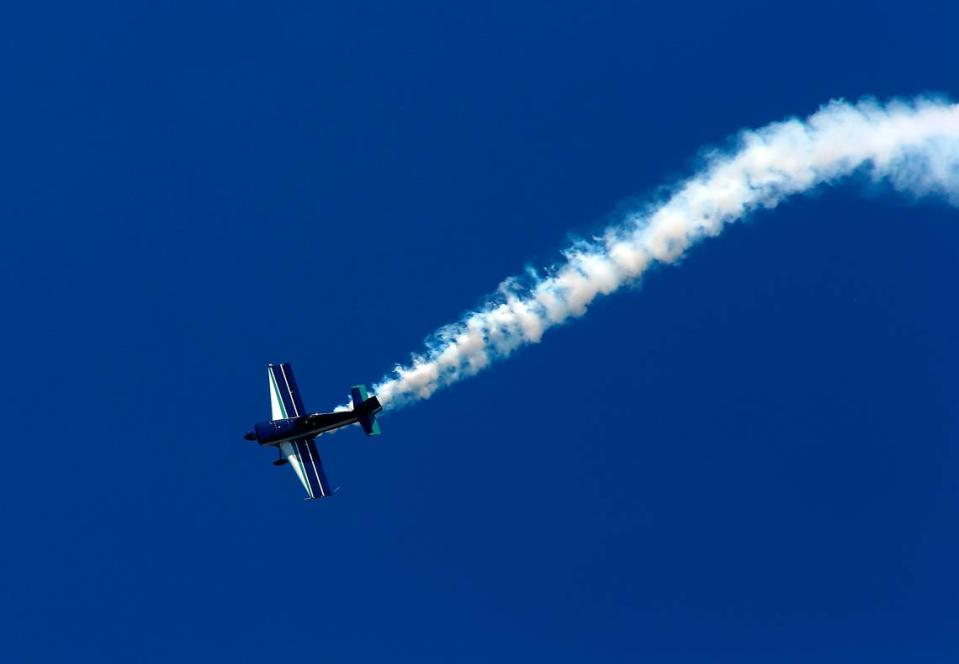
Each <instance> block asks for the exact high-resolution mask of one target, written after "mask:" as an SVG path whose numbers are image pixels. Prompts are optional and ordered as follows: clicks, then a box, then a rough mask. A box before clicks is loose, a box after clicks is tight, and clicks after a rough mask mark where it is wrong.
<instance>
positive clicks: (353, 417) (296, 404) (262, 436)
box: [245, 363, 383, 500]
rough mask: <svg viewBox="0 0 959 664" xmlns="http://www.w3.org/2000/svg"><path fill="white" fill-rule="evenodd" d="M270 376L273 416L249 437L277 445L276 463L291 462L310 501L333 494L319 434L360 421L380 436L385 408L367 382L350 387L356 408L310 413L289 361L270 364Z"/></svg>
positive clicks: (259, 425)
mask: <svg viewBox="0 0 959 664" xmlns="http://www.w3.org/2000/svg"><path fill="white" fill-rule="evenodd" d="M267 373H268V374H269V378H270V406H271V408H272V417H273V419H271V420H270V421H268V422H259V423H257V424H255V425H254V427H253V431H250V432H249V433H247V434H246V436H245V438H246V439H247V440H253V441H256V442H257V443H259V444H260V445H269V446H272V447H275V448H276V450H277V454H279V458H278V459H277V460H276V461H274V462H273V465H274V466H284V465H286V464H290V465H291V466H293V470H295V471H296V476H297V477H299V478H300V482H302V483H303V488H304V489H306V493H307V498H306V499H307V500H310V499H312V498H326V497H327V496H331V495H333V493H334V491H333V490H332V489H331V488H330V482H329V480H328V479H326V473H325V472H323V464H322V463H321V462H320V455H319V453H318V452H317V451H316V443H315V442H314V441H315V439H316V437H317V436H320V435H322V434H324V433H326V432H328V431H333V430H334V429H339V428H340V427H345V426H348V425H350V424H354V423H356V422H359V424H360V426H361V427H363V431H365V432H366V435H367V436H378V435H379V434H380V425H379V424H377V423H376V414H377V413H379V412H380V411H381V410H383V407H382V406H381V405H380V402H379V400H378V399H377V398H376V397H375V396H372V397H371V396H369V394H368V393H367V391H366V386H365V385H355V386H354V387H353V388H352V389H351V390H350V397H351V398H352V400H353V410H345V411H342V412H339V413H307V412H306V408H305V407H304V406H303V397H301V396H300V389H299V388H298V387H297V386H296V379H295V378H293V368H292V367H291V366H290V365H289V364H287V363H284V364H271V365H269V366H268V367H267Z"/></svg>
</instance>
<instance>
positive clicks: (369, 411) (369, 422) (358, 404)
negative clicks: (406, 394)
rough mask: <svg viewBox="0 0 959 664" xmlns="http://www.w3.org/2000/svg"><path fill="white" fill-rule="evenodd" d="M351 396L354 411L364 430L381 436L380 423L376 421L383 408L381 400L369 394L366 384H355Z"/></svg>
mask: <svg viewBox="0 0 959 664" xmlns="http://www.w3.org/2000/svg"><path fill="white" fill-rule="evenodd" d="M350 397H351V398H352V399H353V412H355V413H356V416H357V419H359V422H360V426H361V427H363V431H365V432H366V435H367V436H379V435H380V425H379V424H377V422H376V414H377V413H379V412H380V411H381V410H383V406H381V405H380V400H379V399H377V398H376V397H375V396H372V397H371V396H370V395H369V392H367V390H366V385H354V386H353V388H352V389H351V390H350Z"/></svg>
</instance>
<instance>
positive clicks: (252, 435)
mask: <svg viewBox="0 0 959 664" xmlns="http://www.w3.org/2000/svg"><path fill="white" fill-rule="evenodd" d="M243 437H244V438H246V439H247V440H252V441H255V440H256V432H254V431H247V432H246V435H244V436H243Z"/></svg>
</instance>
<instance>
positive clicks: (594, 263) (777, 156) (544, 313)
mask: <svg viewBox="0 0 959 664" xmlns="http://www.w3.org/2000/svg"><path fill="white" fill-rule="evenodd" d="M733 146H734V147H732V148H731V149H729V150H725V151H711V152H707V153H704V157H703V162H704V163H703V167H702V168H701V169H700V170H699V172H697V173H696V174H694V175H693V176H692V177H690V178H689V179H687V180H685V181H683V182H680V183H679V184H678V185H676V186H675V187H674V188H673V189H672V193H671V194H669V195H668V196H667V197H666V198H665V200H662V201H659V202H656V203H651V204H649V205H647V206H646V207H644V208H643V209H638V210H636V211H635V212H632V213H629V214H627V215H626V217H625V219H623V220H622V222H621V223H618V224H615V225H613V226H611V227H609V228H607V229H606V230H605V231H604V232H603V234H602V236H601V237H599V238H596V239H595V240H593V241H591V242H585V241H584V242H581V243H577V244H576V245H574V246H572V247H570V248H569V249H567V250H566V251H565V252H563V257H564V260H563V262H561V263H559V264H557V265H554V266H552V267H551V268H549V269H547V270H544V271H542V272H541V273H534V272H532V271H529V272H528V274H526V275H525V276H521V277H514V278H510V279H507V280H506V281H504V282H503V283H502V284H501V285H500V287H499V289H498V291H497V292H496V293H495V294H494V295H492V296H491V297H490V298H489V299H488V300H487V301H486V303H485V304H484V305H483V306H481V307H480V308H478V309H477V310H475V311H471V312H468V313H467V314H466V315H465V316H464V317H463V318H462V319H461V320H460V321H459V322H457V323H453V324H451V325H447V326H445V327H443V328H441V329H440V330H438V331H437V332H436V333H434V334H433V335H432V336H431V337H429V338H428V339H427V342H426V349H425V351H424V352H423V353H421V354H419V355H414V356H413V357H412V358H411V360H410V362H409V363H408V364H406V365H399V366H397V367H396V368H395V369H394V371H393V373H392V374H391V375H389V376H387V377H385V378H384V379H383V380H382V381H381V382H380V383H379V384H377V385H376V386H375V387H374V392H375V393H376V394H377V396H378V397H379V399H380V401H381V402H382V403H383V405H384V406H385V407H386V408H398V407H400V406H403V405H406V404H409V403H412V402H414V401H418V400H420V399H427V398H429V397H430V395H432V394H433V393H434V392H436V391H437V390H438V389H440V388H443V387H446V386H448V385H452V384H453V383H456V382H457V381H460V380H462V379H464V378H466V377H469V376H473V375H475V374H476V373H478V372H480V371H482V370H483V369H484V368H485V367H487V366H489V365H490V364H491V363H493V362H496V361H499V360H502V359H504V358H506V357H509V355H510V354H511V353H513V351H515V350H516V349H517V348H519V347H520V346H523V345H525V344H529V343H537V342H539V341H540V339H542V337H543V334H544V333H545V332H546V331H547V330H549V329H550V328H551V327H554V326H556V325H560V324H562V323H565V322H567V321H569V320H571V319H573V318H578V317H580V316H582V315H583V314H585V313H586V311H587V309H588V308H589V305H590V304H591V303H592V302H593V300H595V299H596V298H597V297H599V296H601V295H609V294H610V293H613V292H615V291H616V290H618V289H620V288H622V287H623V286H624V285H627V284H629V283H631V282H634V281H635V280H637V279H639V278H640V277H641V276H642V275H643V273H644V272H646V271H647V270H648V269H650V268H651V267H652V266H654V265H656V264H665V263H672V262H674V261H676V260H677V259H678V258H679V257H681V256H682V255H683V253H684V252H685V251H686V250H687V249H688V248H689V247H690V246H692V245H693V244H694V243H696V242H697V241H699V240H700V239H702V238H705V237H713V236H716V235H719V234H720V233H721V232H722V230H723V227H724V226H725V225H726V224H728V223H730V222H733V221H736V220H738V219H742V218H743V217H745V216H746V215H748V214H749V213H751V212H753V211H754V210H757V209H760V208H773V207H776V206H777V205H778V204H779V202H780V201H782V200H783V199H784V198H786V197H787V196H789V195H791V194H796V193H801V192H806V191H809V190H811V189H813V188H815V187H818V186H821V185H824V184H831V183H833V182H835V181H837V180H839V179H840V178H844V177H847V176H850V175H853V174H857V175H858V174H862V175H864V176H866V177H868V178H871V179H872V180H874V181H876V182H884V183H888V185H890V186H892V187H893V188H895V189H897V190H900V191H904V192H908V193H911V194H914V195H929V194H938V195H942V196H945V197H946V199H947V200H948V201H949V202H950V203H953V204H957V203H959V105H955V104H949V103H946V102H943V101H938V100H931V99H917V100H914V101H911V102H902V101H895V102H890V103H887V104H879V103H876V102H872V101H864V102H860V103H857V104H849V103H845V102H836V101H834V102H831V103H829V104H827V105H826V106H824V107H822V108H821V109H820V110H819V111H818V112H817V113H815V114H813V115H811V116H810V117H808V118H806V119H805V120H799V119H791V120H786V121H783V122H777V123H774V124H771V125H768V126H766V127H763V128H762V129H758V130H750V131H743V132H742V133H740V134H739V135H738V136H737V137H736V138H735V140H734V142H733Z"/></svg>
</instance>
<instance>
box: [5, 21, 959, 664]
mask: <svg viewBox="0 0 959 664" xmlns="http://www.w3.org/2000/svg"><path fill="white" fill-rule="evenodd" d="M957 20H959V10H956V9H955V8H953V7H951V6H950V5H949V3H945V2H940V3H901V2H891V3H881V6H878V5H876V4H875V3H866V2H861V3H857V2H852V3H842V4H841V5H836V3H817V2H811V3H805V4H803V5H802V6H801V7H798V6H796V7H788V8H787V7H781V6H780V7H770V6H769V3H758V2H757V3H723V4H716V3H703V4H699V3H671V5H670V6H669V7H665V6H662V7H658V8H650V7H646V6H644V5H643V4H641V3H635V4H630V3H608V4H604V5H603V6H602V7H595V6H592V5H591V4H589V3H582V4H566V3H541V4H534V3H503V4H501V5H500V4H491V3H466V2H463V3H435V4H422V3H365V2H351V3H341V4H331V3H290V2H278V3H270V7H269V8H267V7H265V6H263V5H261V4H259V3H257V4H254V3H231V2H189V3H186V2H167V3H110V2H91V3H82V5H81V4H77V3H63V4H59V3H30V5H29V7H26V6H24V7H19V8H12V7H8V8H5V9H4V10H3V11H2V14H0V26H2V27H0V49H2V51H3V60H4V61H5V62H6V63H7V64H6V66H5V67H4V68H3V69H2V72H0V82H2V85H0V118H2V120H3V122H2V123H0V127H2V128H0V136H2V141H0V145H2V146H3V150H2V157H0V175H2V180H0V182H2V185H0V193H2V195H0V219H2V220H3V222H4V225H3V227H4V229H5V241H4V242H3V243H2V245H0V258H2V261H0V265H2V268H0V279H2V281H0V283H2V289H3V295H4V304H5V310H6V320H7V324H6V325H5V326H4V327H5V331H6V334H5V335H4V336H5V338H6V344H5V346H6V348H7V353H6V354H5V359H6V366H7V369H8V374H7V380H5V381H3V382H2V387H0V390H2V394H0V402H2V403H4V404H5V407H4V413H5V415H6V418H5V419H6V422H5V440H6V443H7V454H6V461H5V463H4V464H3V470H2V471H0V472H2V481H0V498H2V500H3V504H4V505H6V508H5V509H4V510H3V515H4V516H3V519H2V524H3V528H4V533H5V546H4V547H2V552H0V563H2V569H3V570H4V571H3V573H2V574H0V590H2V593H3V597H4V601H3V602H0V618H2V620H0V624H2V625H3V627H2V628H0V635H2V638H0V658H2V659H3V660H4V661H16V662H20V661H22V662H43V661H97V662H104V661H124V662H126V661H144V662H154V661H157V662H160V661H171V660H174V659H175V660H179V661H223V660H231V661H251V662H252V661H265V660H277V659H278V660H292V659H294V658H296V659H303V658H309V659H310V660H311V661H321V662H367V661H382V660H383V659H384V658H386V657H389V658H390V659H392V660H394V661H417V662H451V661H455V662H488V661H504V662H513V661H517V662H520V661H522V662H526V661H551V662H566V661H577V662H581V661H601V662H635V661H643V662H667V663H673V662H677V663H678V662H703V661H709V662H770V661H773V662H806V661H813V660H814V661H818V662H856V661H871V662H885V661H889V662H901V661H913V662H947V661H954V660H955V658H956V657H957V656H959V638H957V637H956V636H955V634H956V633H957V628H959V599H957V598H959V572H957V571H956V565H955V561H956V559H957V556H959V525H957V524H959V508H957V499H959V491H957V489H956V486H957V483H956V477H959V455H957V452H956V446H955V441H956V439H957V434H959V417H957V409H956V406H955V401H956V399H955V395H956V394H957V388H959V380H957V378H956V376H957V375H959V345H957V343H956V341H955V339H956V337H957V333H959V317H957V315H956V313H955V307H954V294H955V289H954V286H953V284H954V283H955V280H956V269H957V268H956V265H957V264H959V250H957V247H959V223H957V221H959V217H957V214H959V213H957V212H956V210H954V209H952V208H949V207H947V206H946V205H944V204H943V203H941V202H936V201H920V202H916V201H909V200H905V199H903V198H900V197H896V196H893V195H891V194H886V193H883V192H882V191H876V190H874V189H873V188H868V187H866V186H864V185H863V184H862V183H855V182H853V183H846V184H845V185H843V186H840V187H837V188H835V189H830V190H826V191H822V192H820V193H817V194H816V195H813V196H805V197H800V198H797V199H793V200H791V201H789V202H788V203H787V204H785V205H783V206H781V207H780V208H779V209H777V210H775V211H774V212H766V213H762V214H759V215H756V216H755V217H753V218H751V220H750V221H749V222H747V223H743V224H738V225H735V226H733V227H731V228H730V229H729V230H728V231H727V232H726V233H724V235H723V236H722V237H721V238H719V239H716V240H711V241H709V242H706V243H703V244H702V245H701V246H699V247H697V248H695V249H694V250H693V251H692V252H691V253H690V254H689V256H688V257H687V258H685V259H684V260H683V261H682V262H681V264H680V265H679V266H678V267H668V268H663V269H660V270H657V271H655V272H654V273H653V274H651V275H650V276H649V277H647V278H646V279H644V281H643V283H642V285H641V287H640V288H636V289H631V290H629V291H627V292H623V293H620V294H618V295H616V296H614V297H611V298H609V299H606V300H604V301H601V302H599V303H598V304H597V305H596V306H594V307H593V308H592V309H591V311H590V313H589V315H588V316H586V317H585V318H583V319H582V320H579V321H577V322H575V323H573V324H571V325H568V326H565V327H563V328H560V329H558V330H554V331H552V332H550V333H549V334H548V336H547V337H546V338H545V339H544V341H543V343H542V344H539V345H536V346H533V347H530V348H526V349H524V350H523V351H521V352H519V353H517V354H516V355H515V356H514V357H513V358H511V359H510V360H509V361H508V362H505V363H502V364H499V365H497V366H495V367H494V368H492V369H491V370H489V371H487V372H485V373H483V374H482V375H480V376H478V377H476V378H474V379H471V380H469V381H466V382H463V383H461V384H458V385H456V386H455V387H453V388H450V389H448V390H445V391H442V392H440V393H438V394H437V395H436V396H435V397H434V398H432V399H431V400H430V401H428V402H425V403H422V404H419V405H416V406H413V407H410V408H408V409H404V410H401V411H398V412H395V413H390V414H389V415H388V416H387V417H384V418H383V420H382V426H383V430H384V435H383V436H382V437H381V438H379V439H375V440H367V439H365V438H363V437H362V436H361V435H360V434H359V432H358V431H354V430H350V431H347V432H345V433H342V434H337V435H336V436H335V437H333V438H329V439H321V445H320V450H321V453H322V454H323V458H324V460H325V462H326V467H327V471H328V474H329V476H330V478H331V481H332V482H333V483H334V484H335V485H338V486H340V487H342V491H341V493H340V494H339V495H338V496H337V497H335V498H334V499H331V500H325V501H316V502H312V503H305V502H303V501H302V500H301V497H302V490H301V488H300V487H299V485H298V484H297V482H296V480H295V478H294V477H293V474H292V473H291V472H290V471H289V469H279V470H278V469H275V468H273V467H271V466H270V461H272V456H271V455H270V453H269V452H268V451H266V450H260V449H257V448H256V446H255V445H252V444H250V443H248V442H246V441H244V440H243V439H242V434H243V433H244V432H245V431H246V430H248V429H249V427H250V425H251V424H252V422H254V421H255V420H258V419H262V418H264V417H266V416H267V415H268V394H267V391H266V385H267V384H266V374H265V365H266V363H267V362H277V361H290V362H292V363H294V366H295V367H296V370H297V377H298V379H299V383H300V386H301V388H302V389H303V392H304V397H305V399H306V402H307V406H308V407H311V408H315V409H325V408H328V407H332V406H333V405H335V404H337V403H340V402H341V401H342V400H343V397H344V395H345V394H346V390H347V389H348V387H349V386H350V385H352V384H354V383H355V382H359V381H365V382H368V383H373V382H375V381H377V380H378V379H379V378H381V377H382V375H383V374H384V372H386V371H387V370H389V369H390V367H391V366H393V365H394V364H395V363H396V362H402V361H405V360H406V359H407V358H408V357H409V354H410V353H411V352H414V351H418V350H420V349H421V348H422V342H423V338H424V337H425V336H426V335H428V334H429V333H430V332H432V331H433V330H435V329H436V328H437V327H438V326H440V325H442V324H445V323H448V322H451V321H454V320H456V319H457V317H458V316H460V315H461V314H462V312H464V311H465V310H467V309H468V308H470V307H472V306H474V305H475V304H476V303H477V302H478V301H479V300H480V299H481V298H482V297H483V296H484V295H485V294H487V293H489V292H490V291H492V290H493V289H495V287H496V286H497V284H498V283H499V282H500V280H502V279H503V278H504V277H506V276H508V275H510V274H514V273H517V272H519V271H521V270H522V269H523V267H524V266H525V265H527V264H532V265H544V264H549V263H551V262H553V261H554V260H556V259H557V257H558V252H559V250H561V249H562V247H563V246H565V245H566V244H567V242H568V238H569V236H570V234H571V233H574V234H581V235H582V234H588V233H590V232H592V231H594V230H596V229H598V228H601V227H602V226H603V225H604V223H605V222H606V220H607V219H608V215H609V214H610V213H611V212H613V211H614V210H617V209H623V207H624V206H626V207H628V205H629V204H630V201H643V200H647V198H648V197H649V196H651V195H654V194H655V192H656V190H657V188H658V187H661V186H663V185H668V184H670V183H672V182H674V181H675V180H676V179H677V178H679V177H682V176H684V175H687V174H689V173H690V172H691V171H692V170H694V169H695V167H696V165H697V162H696V160H695V156H696V154H697V152H698V151H699V149H700V148H701V147H702V146H704V145H710V144H713V145H715V144H722V143H723V141H724V140H725V139H726V137H728V136H729V135H730V134H732V133H734V132H735V131H737V130H738V129H741V128H744V127H753V126H760V125H763V124H766V123H767V122H770V121H773V120H777V119H781V118H783V117H785V116H788V115H792V114H798V115H805V114H808V113H810V112H813V111H815V109H816V108H817V107H818V106H819V105H820V104H821V103H823V102H825V101H827V100H829V99H831V98H834V97H844V98H847V99H858V98H860V97H862V96H864V95H874V96H876V97H879V98H888V97H891V96H905V97H909V96H913V95H915V94H919V93H924V92H930V91H931V92H934V93H939V94H942V95H946V96H949V97H952V98H953V99H955V98H956V97H957V96H959V90H957V79H956V70H955V62H956V58H957V56H959V53H957V48H956V45H955V39H954V35H953V32H954V30H953V26H955V25H956V23H957Z"/></svg>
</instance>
